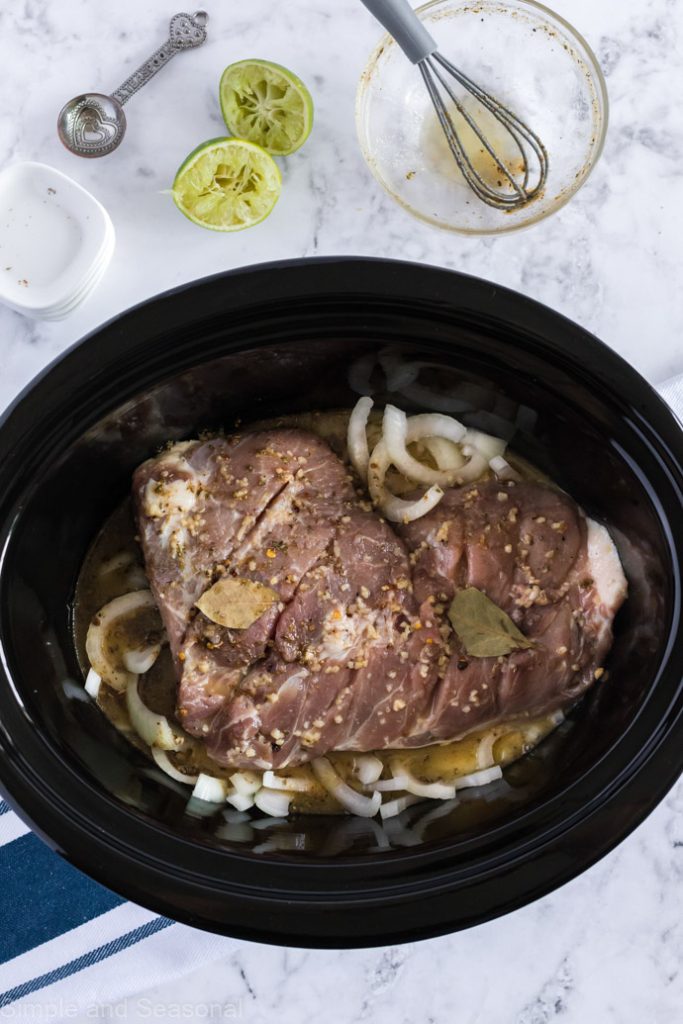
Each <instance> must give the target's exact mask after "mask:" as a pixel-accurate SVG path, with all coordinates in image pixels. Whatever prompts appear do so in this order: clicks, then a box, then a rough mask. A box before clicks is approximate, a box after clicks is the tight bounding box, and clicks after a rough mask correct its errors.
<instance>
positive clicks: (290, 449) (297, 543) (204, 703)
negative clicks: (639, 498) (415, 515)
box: [133, 429, 625, 768]
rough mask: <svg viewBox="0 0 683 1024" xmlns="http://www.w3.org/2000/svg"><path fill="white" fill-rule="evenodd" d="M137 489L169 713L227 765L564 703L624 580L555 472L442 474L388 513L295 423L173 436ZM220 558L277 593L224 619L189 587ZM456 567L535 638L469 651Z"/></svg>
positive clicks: (222, 566) (202, 586)
mask: <svg viewBox="0 0 683 1024" xmlns="http://www.w3.org/2000/svg"><path fill="white" fill-rule="evenodd" d="M133 491H134V496H135V502H136V508H137V518H138V525H139V533H140V540H141V543H142V548H143V552H144V556H145V563H146V570H147V575H148V577H149V580H150V585H151V587H152V590H153V593H154V595H155V598H156V600H157V603H158V605H159V609H160V611H161V614H162V617H163V620H164V624H165V626H166V630H167V633H168V638H169V643H170V647H171V651H172V654H173V657H174V660H175V665H176V668H177V673H178V679H179V686H178V702H177V703H178V707H177V714H178V719H179V721H180V722H181V723H182V725H183V727H184V728H185V729H186V730H187V731H188V732H190V733H192V734H193V735H195V736H198V737H202V738H203V739H204V740H205V741H206V745H207V750H208V752H209V753H210V755H211V756H212V757H213V758H214V759H215V760H216V761H217V762H219V763H221V764H224V765H234V766H236V767H245V766H249V767H253V768H271V767H273V768H280V767H284V766H286V765H294V764H298V763H302V762H304V761H308V760H310V759H311V758H313V757H316V756H318V755H320V754H324V753H326V752H328V751H331V750H358V751H361V750H377V749H382V748H387V747H406V746H420V745H424V744H427V743H431V742H435V741H437V742H438V741H443V740H447V739H454V738H456V737H458V736H461V735H463V734H465V733H466V732H469V731H471V730H472V729H474V728H480V727H482V726H484V725H487V724H490V723H493V722H496V721H500V720H501V719H503V718H510V717H514V716H519V715H536V714H544V713H546V712H549V711H552V710H555V709H557V708H562V707H565V706H567V705H568V704H570V703H572V702H573V701H574V700H575V699H576V698H577V697H578V696H579V695H580V694H581V693H582V692H583V691H584V690H585V689H586V688H587V687H588V686H589V685H590V684H591V682H592V681H593V680H594V679H595V678H597V677H598V676H599V674H600V668H601V662H602V659H603V658H604V655H605V654H606V652H607V650H608V649H609V646H610V643H611V622H612V619H613V617H614V614H615V612H616V610H617V608H618V607H619V605H620V603H621V601H622V600H623V598H624V595H625V581H624V577H623V573H622V571H621V566H620V564H619V560H618V557H617V555H616V552H615V550H614V547H613V545H612V542H611V540H610V538H609V535H608V534H607V532H606V531H605V530H604V528H603V527H599V526H597V524H592V523H591V522H590V521H589V520H586V519H585V517H584V516H583V514H582V512H581V511H580V509H579V508H578V507H577V506H576V504H575V503H574V502H573V501H572V500H571V499H570V498H569V497H568V496H566V495H564V494H562V493H560V492H558V491H556V490H555V489H553V488H551V487H548V486H545V485H543V484H537V483H526V482H525V483H512V482H508V483H506V484H505V485H504V486H503V485H501V484H500V483H497V482H495V481H494V482H487V483H483V484H478V485H473V486H469V487H461V488H454V489H453V490H451V491H448V492H447V493H446V495H445V496H444V498H443V499H442V501H441V503H440V504H439V505H438V506H437V507H436V508H435V509H434V510H433V511H432V512H431V513H429V514H428V515H427V516H425V517H424V518H422V519H420V520H418V521H416V522H415V523H412V524H410V525H408V526H406V527H401V528H400V529H399V531H398V533H396V532H394V530H392V529H391V528H390V527H389V526H388V525H387V523H386V522H384V521H383V520H382V519H380V518H379V517H378V516H377V515H376V514H375V513H374V512H373V511H372V510H371V508H370V506H369V505H368V504H367V503H366V502H365V501H364V500H363V499H362V498H359V496H358V494H357V492H356V490H355V488H354V481H353V479H352V477H351V476H350V474H349V472H348V470H347V468H346V467H345V466H344V464H343V463H342V462H341V461H340V460H339V459H338V458H337V456H336V455H335V454H334V453H333V452H332V451H331V449H330V448H329V447H328V446H327V445H326V444H325V443H324V442H323V441H322V440H320V439H319V438H318V437H316V436H315V435H314V434H311V433H308V432H306V431H303V430H294V429H281V430H271V431H265V432H260V433H253V434H245V435H242V436H233V437H228V438H214V439H211V440H208V441H189V442H183V443H180V444H175V445H172V446H170V447H169V448H167V449H166V450H164V451H163V452H162V453H161V454H160V455H159V456H157V457H156V458H154V459H150V460H149V461H147V462H145V463H144V464H143V465H142V466H140V467H139V468H138V470H137V471H136V473H135V477H134V484H133ZM399 534H400V536H399ZM226 577H228V578H229V577H233V578H237V579H240V580H249V581H253V582H256V583H259V584H262V585H265V586H267V587H268V588H270V589H271V590H272V591H274V592H275V594H276V595H277V598H278V600H277V601H276V602H275V603H273V604H272V605H271V606H270V607H269V608H268V609H267V610H266V611H265V612H264V613H263V614H262V615H261V616H260V617H259V618H258V619H257V620H256V621H255V622H254V623H253V624H252V625H250V626H248V627H247V628H245V629H234V628H233V629H231V628H228V627H226V626H222V625H219V624H217V623H216V622H214V621H212V620H211V619H209V618H207V617H206V615H205V614H204V613H203V612H202V611H200V610H199V609H198V608H197V607H196V602H197V601H198V600H199V599H200V598H201V597H202V595H203V594H204V593H205V592H206V591H207V590H208V589H209V588H210V587H211V586H213V584H214V583H216V582H217V581H218V580H220V579H221V578H226ZM464 586H474V587H478V588H479V589H481V590H483V591H485V593H486V594H487V595H488V596H489V597H490V598H491V599H492V600H493V601H494V602H496V604H498V605H499V606H500V607H501V608H503V609H504V610H505V611H506V612H507V613H508V614H509V615H510V616H511V617H512V618H513V619H514V621H515V622H516V623H517V624H518V625H519V627H520V628H521V629H522V631H523V632H524V633H525V634H526V635H527V636H528V637H529V638H530V639H532V640H534V641H535V642H536V647H535V648H534V649H533V650H529V651H519V652H516V653H514V654H511V655H509V656H507V657H505V658H501V659H496V658H479V659H476V658H470V659H468V658H467V657H466V656H465V654H464V652H463V651H462V649H461V648H460V645H459V642H458V639H457V637H456V635H455V634H454V632H453V630H452V628H451V626H450V623H449V622H448V618H447V610H448V605H449V602H450V600H451V599H452V597H453V595H454V593H455V591H456V589H458V588H461V587H464Z"/></svg>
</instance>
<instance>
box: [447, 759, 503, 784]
mask: <svg viewBox="0 0 683 1024" xmlns="http://www.w3.org/2000/svg"><path fill="white" fill-rule="evenodd" d="M502 777H503V772H502V769H501V767H500V765H499V764H494V765H493V767H492V768H484V769H483V770H482V771H480V772H472V773H471V774H470V775H461V776H460V778H459V779H455V780H454V782H455V788H456V790H457V789H468V788H469V787H470V786H487V785H488V784H489V782H496V781H497V780H498V779H502Z"/></svg>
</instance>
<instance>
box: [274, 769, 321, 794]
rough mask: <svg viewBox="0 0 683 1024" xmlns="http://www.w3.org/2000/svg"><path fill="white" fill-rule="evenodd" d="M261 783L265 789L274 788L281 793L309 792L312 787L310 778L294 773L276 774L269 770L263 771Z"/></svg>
mask: <svg viewBox="0 0 683 1024" xmlns="http://www.w3.org/2000/svg"><path fill="white" fill-rule="evenodd" d="M263 785H264V786H265V788H266V789H276V790H278V792H281V793H310V791H311V790H312V789H313V788H314V786H313V781H312V779H305V778H301V777H299V776H296V775H276V774H275V772H271V771H265V772H264V773H263Z"/></svg>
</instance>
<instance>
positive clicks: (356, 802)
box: [311, 757, 382, 818]
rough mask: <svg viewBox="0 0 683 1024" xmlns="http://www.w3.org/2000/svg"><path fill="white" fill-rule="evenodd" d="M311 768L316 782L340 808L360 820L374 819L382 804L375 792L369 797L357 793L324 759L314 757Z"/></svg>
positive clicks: (380, 798)
mask: <svg viewBox="0 0 683 1024" xmlns="http://www.w3.org/2000/svg"><path fill="white" fill-rule="evenodd" d="M311 767H312V769H313V772H314V773H315V777H316V778H317V780H318V782H320V784H321V785H322V786H324V787H325V789H326V790H327V792H328V793H330V794H331V795H332V796H333V797H334V798H335V800H337V801H339V803H340V804H341V805H342V807H344V808H345V809H346V810H347V811H350V812H351V814H357V815H358V816H359V817H360V818H374V816H375V815H376V814H377V812H378V810H379V809H380V804H381V802H382V797H381V796H380V794H379V793H377V792H375V793H373V795H372V796H371V797H368V796H365V795H364V794H363V793H357V792H356V790H355V789H353V788H352V787H351V786H349V785H347V783H346V782H344V780H343V779H342V778H341V776H340V775H338V774H337V772H336V771H335V770H334V768H333V767H332V765H331V764H330V762H329V761H328V760H327V758H326V757H316V759H315V760H314V761H312V762H311Z"/></svg>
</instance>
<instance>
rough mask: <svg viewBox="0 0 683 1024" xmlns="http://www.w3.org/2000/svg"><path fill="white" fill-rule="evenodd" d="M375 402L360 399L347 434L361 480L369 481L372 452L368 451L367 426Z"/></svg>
mask: <svg viewBox="0 0 683 1024" xmlns="http://www.w3.org/2000/svg"><path fill="white" fill-rule="evenodd" d="M373 404H374V403H373V401H372V399H371V398H368V397H367V396H365V397H363V398H359V399H358V401H357V402H356V404H355V406H354V407H353V411H352V413H351V415H350V417H349V426H348V429H347V432H346V443H347V446H348V449H349V458H350V459H351V465H352V466H353V468H354V469H355V471H356V472H357V473H358V475H359V477H360V478H361V480H366V479H367V474H368V462H369V461H370V452H369V450H368V435H367V425H368V417H369V416H370V411H371V409H372V406H373Z"/></svg>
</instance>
